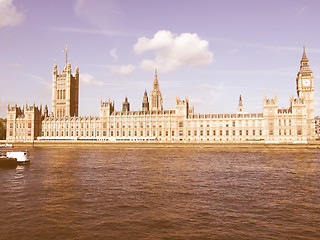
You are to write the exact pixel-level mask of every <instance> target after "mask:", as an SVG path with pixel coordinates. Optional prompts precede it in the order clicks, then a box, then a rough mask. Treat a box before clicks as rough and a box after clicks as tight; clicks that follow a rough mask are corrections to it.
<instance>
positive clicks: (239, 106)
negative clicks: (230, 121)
mask: <svg viewBox="0 0 320 240" xmlns="http://www.w3.org/2000/svg"><path fill="white" fill-rule="evenodd" d="M241 113H243V104H242V98H241V95H240V97H239V104H238V114H241Z"/></svg>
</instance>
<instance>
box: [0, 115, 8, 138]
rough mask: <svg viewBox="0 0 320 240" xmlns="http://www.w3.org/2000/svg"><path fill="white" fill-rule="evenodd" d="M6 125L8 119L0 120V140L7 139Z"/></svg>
mask: <svg viewBox="0 0 320 240" xmlns="http://www.w3.org/2000/svg"><path fill="white" fill-rule="evenodd" d="M6 124H7V119H2V118H0V140H5V139H6Z"/></svg>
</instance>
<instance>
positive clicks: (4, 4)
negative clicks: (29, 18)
mask: <svg viewBox="0 0 320 240" xmlns="http://www.w3.org/2000/svg"><path fill="white" fill-rule="evenodd" d="M13 1H14V0H0V27H7V26H16V25H18V24H20V23H21V22H22V21H23V19H24V15H23V14H22V13H21V12H18V11H17V9H16V6H15V5H14V4H13Z"/></svg>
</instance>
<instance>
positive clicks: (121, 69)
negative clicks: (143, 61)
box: [110, 64, 136, 75]
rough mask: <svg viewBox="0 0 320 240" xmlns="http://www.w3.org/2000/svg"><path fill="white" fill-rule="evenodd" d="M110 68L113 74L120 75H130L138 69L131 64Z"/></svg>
mask: <svg viewBox="0 0 320 240" xmlns="http://www.w3.org/2000/svg"><path fill="white" fill-rule="evenodd" d="M110 68H111V71H112V72H113V73H117V74H120V75H128V74H130V73H132V72H133V71H134V70H135V69H136V67H135V66H133V65H131V64H130V65H124V66H111V67H110Z"/></svg>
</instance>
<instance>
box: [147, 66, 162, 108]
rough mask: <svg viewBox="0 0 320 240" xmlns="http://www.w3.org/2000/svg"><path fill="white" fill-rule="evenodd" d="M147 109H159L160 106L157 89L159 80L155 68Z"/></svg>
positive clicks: (159, 93) (160, 97)
mask: <svg viewBox="0 0 320 240" xmlns="http://www.w3.org/2000/svg"><path fill="white" fill-rule="evenodd" d="M149 107H150V108H149V109H150V111H161V110H162V109H163V107H162V96H161V92H160V90H159V82H158V77H157V69H156V70H155V75H154V81H153V89H152V92H151V94H150V101H149Z"/></svg>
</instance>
